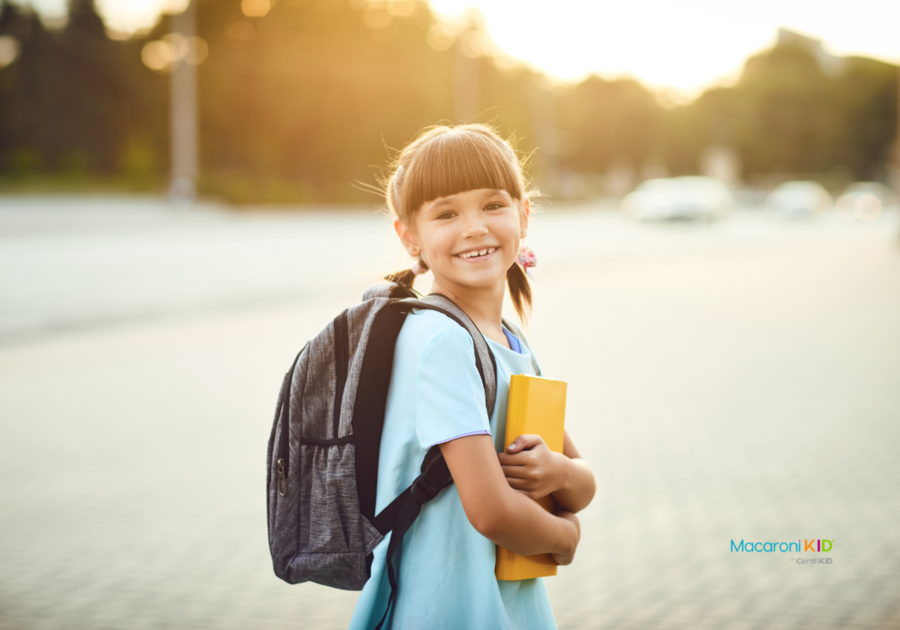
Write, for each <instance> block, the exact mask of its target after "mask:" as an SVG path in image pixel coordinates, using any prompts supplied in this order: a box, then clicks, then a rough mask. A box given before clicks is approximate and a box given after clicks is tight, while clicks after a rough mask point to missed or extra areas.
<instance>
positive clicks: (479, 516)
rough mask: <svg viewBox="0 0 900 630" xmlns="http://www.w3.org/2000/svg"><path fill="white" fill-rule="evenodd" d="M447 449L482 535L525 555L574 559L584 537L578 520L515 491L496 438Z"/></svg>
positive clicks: (478, 437)
mask: <svg viewBox="0 0 900 630" xmlns="http://www.w3.org/2000/svg"><path fill="white" fill-rule="evenodd" d="M441 452H442V453H443V455H444V459H445V460H446V461H447V467H448V468H449V469H450V473H451V474H452V475H453V481H454V483H455V484H456V488H457V490H458V491H459V497H460V499H461V500H462V505H463V509H464V510H465V511H466V516H467V517H468V519H469V522H470V523H471V524H472V526H473V527H474V528H475V529H476V530H477V531H478V532H479V533H480V534H481V535H482V536H484V537H485V538H488V539H490V540H491V541H492V542H494V543H496V544H498V545H500V546H501V547H503V548H504V549H508V550H509V551H512V552H514V553H518V554H521V555H526V556H528V555H533V554H536V553H552V554H554V556H555V557H556V559H557V562H559V563H560V564H568V563H570V562H571V561H572V558H573V556H574V554H575V549H576V547H577V546H578V540H579V538H580V535H581V532H580V528H579V524H578V518H577V517H576V516H575V515H574V514H572V513H571V512H569V511H567V510H561V511H558V512H557V515H555V516H554V515H553V514H550V513H549V512H547V511H545V510H544V509H543V508H542V507H540V506H539V505H538V504H537V503H535V502H534V501H532V500H531V499H529V498H528V497H526V496H525V495H524V494H522V493H521V492H517V491H515V490H513V489H512V488H511V487H510V486H509V484H508V483H507V482H506V478H505V477H504V476H503V470H502V469H501V468H500V463H499V462H498V461H497V451H496V450H495V449H494V442H493V440H492V439H491V437H490V436H488V435H472V436H469V437H463V438H458V439H456V440H452V441H450V442H445V443H444V444H441Z"/></svg>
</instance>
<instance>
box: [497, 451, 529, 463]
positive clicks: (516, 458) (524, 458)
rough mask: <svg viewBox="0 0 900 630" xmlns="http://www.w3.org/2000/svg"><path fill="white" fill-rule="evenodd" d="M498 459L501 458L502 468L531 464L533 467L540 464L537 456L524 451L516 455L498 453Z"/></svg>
mask: <svg viewBox="0 0 900 630" xmlns="http://www.w3.org/2000/svg"><path fill="white" fill-rule="evenodd" d="M497 457H499V458H500V465H501V466H528V465H529V464H532V465H533V464H536V463H537V462H538V458H537V456H536V455H535V454H534V453H532V452H531V451H523V452H521V453H516V454H515V455H510V454H508V453H497Z"/></svg>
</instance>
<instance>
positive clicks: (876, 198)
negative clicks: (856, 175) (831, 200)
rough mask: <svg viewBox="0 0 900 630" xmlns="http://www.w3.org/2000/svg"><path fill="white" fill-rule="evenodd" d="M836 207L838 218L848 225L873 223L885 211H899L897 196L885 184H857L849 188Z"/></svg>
mask: <svg viewBox="0 0 900 630" xmlns="http://www.w3.org/2000/svg"><path fill="white" fill-rule="evenodd" d="M836 206H837V210H838V216H839V217H840V218H841V220H843V221H845V222H847V223H852V222H853V221H857V220H859V221H862V222H863V223H871V222H872V221H875V220H877V219H878V217H879V216H881V213H882V212H883V211H886V210H896V209H897V196H896V195H895V194H894V193H893V192H892V191H891V189H890V188H888V187H887V186H885V185H884V184H879V183H878V182H857V183H855V184H851V185H850V186H848V187H847V190H845V191H844V193H843V194H842V195H841V196H840V197H839V198H838V200H837V204H836Z"/></svg>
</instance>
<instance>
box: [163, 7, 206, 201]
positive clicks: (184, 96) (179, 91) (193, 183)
mask: <svg viewBox="0 0 900 630" xmlns="http://www.w3.org/2000/svg"><path fill="white" fill-rule="evenodd" d="M196 11H197V9H196V2H195V1H194V0H191V2H189V4H188V6H187V8H186V9H185V10H184V11H183V12H182V13H179V14H176V15H173V16H172V34H173V35H178V36H180V37H179V39H180V40H181V41H184V42H192V41H193V38H194V35H195V32H196ZM171 90H172V94H171V119H172V120H171V134H172V136H171V150H172V154H171V155H172V173H171V179H170V182H169V199H170V200H171V201H172V202H174V203H179V204H187V205H190V204H192V203H193V202H194V199H195V198H196V195H197V175H198V172H199V155H198V153H199V151H198V141H197V66H196V65H195V64H193V63H186V62H185V61H181V62H180V63H178V64H177V65H176V66H175V68H174V69H173V71H172V75H171Z"/></svg>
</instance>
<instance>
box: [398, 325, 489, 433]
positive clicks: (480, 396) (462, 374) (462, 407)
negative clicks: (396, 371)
mask: <svg viewBox="0 0 900 630" xmlns="http://www.w3.org/2000/svg"><path fill="white" fill-rule="evenodd" d="M454 325H455V324H454ZM415 396H416V435H417V437H418V439H419V444H420V445H421V447H422V448H423V449H428V448H430V447H432V446H434V445H435V444H443V443H444V442H449V441H451V440H455V439H457V438H461V437H466V436H468V435H490V434H491V424H490V418H488V416H487V410H486V408H485V405H484V384H483V383H482V382H481V376H480V375H479V374H478V368H477V367H476V366H475V344H474V342H473V341H472V338H471V337H470V336H469V333H468V332H466V331H465V330H464V329H463V328H461V327H457V329H453V328H447V329H444V330H442V331H441V332H440V333H438V334H437V335H436V336H435V337H434V338H433V339H432V340H431V341H429V342H428V344H427V345H426V346H425V348H424V349H423V350H422V353H421V354H420V355H419V363H418V367H417V369H416V392H415Z"/></svg>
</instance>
